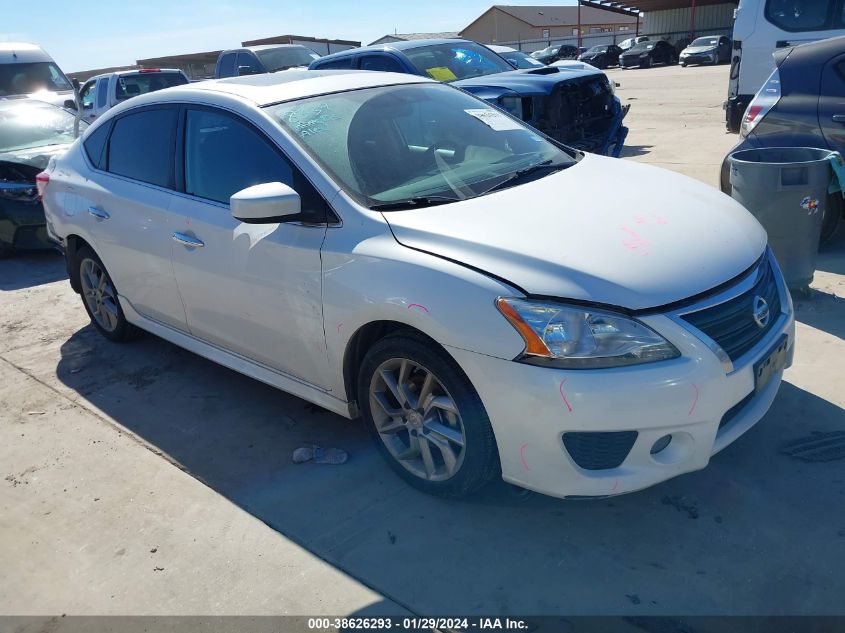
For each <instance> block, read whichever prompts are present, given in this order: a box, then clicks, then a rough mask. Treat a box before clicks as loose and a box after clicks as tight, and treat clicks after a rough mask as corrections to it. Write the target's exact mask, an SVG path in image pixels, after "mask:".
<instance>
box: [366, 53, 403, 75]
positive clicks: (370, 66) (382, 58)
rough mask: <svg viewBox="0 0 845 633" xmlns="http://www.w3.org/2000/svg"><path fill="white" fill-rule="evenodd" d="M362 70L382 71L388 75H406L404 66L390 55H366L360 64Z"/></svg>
mask: <svg viewBox="0 0 845 633" xmlns="http://www.w3.org/2000/svg"><path fill="white" fill-rule="evenodd" d="M359 68H360V69H361V70H381V71H384V72H388V73H404V72H405V69H404V68H402V64H400V63H399V62H398V61H396V60H395V59H394V58H393V57H390V56H389V55H365V56H364V57H361V60H360V62H359Z"/></svg>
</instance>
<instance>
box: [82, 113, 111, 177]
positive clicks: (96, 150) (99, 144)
mask: <svg viewBox="0 0 845 633" xmlns="http://www.w3.org/2000/svg"><path fill="white" fill-rule="evenodd" d="M110 127H111V125H109V124H108V123H106V124H105V125H101V126H100V127H98V128H97V129H96V130H94V131H93V132H91V134H89V135H88V138H86V139H85V141H83V143H82V146H83V147H84V148H85V153H86V154H88V159H89V160H90V161H91V163H93V165H94V167H97V168H98V169H102V168H103V165H104V163H105V154H106V153H105V152H104V151H103V150H105V149H106V141H107V140H108V138H109V128H110Z"/></svg>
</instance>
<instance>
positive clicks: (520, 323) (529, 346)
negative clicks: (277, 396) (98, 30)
mask: <svg viewBox="0 0 845 633" xmlns="http://www.w3.org/2000/svg"><path fill="white" fill-rule="evenodd" d="M177 131H178V133H177ZM608 182H612V183H614V186H613V187H608V186H607V183H608ZM39 188H40V191H41V194H42V195H43V199H44V205H45V208H46V215H47V223H48V230H49V232H50V234H51V235H52V236H53V237H54V239H56V240H57V241H58V242H59V244H61V246H62V247H63V248H64V250H65V253H66V257H67V262H68V271H69V273H70V280H71V284H72V286H73V288H74V289H76V291H77V292H79V293H81V295H82V298H83V304H84V306H85V309H86V310H87V311H88V313H89V315H90V317H91V319H92V321H93V324H94V327H95V328H96V329H97V330H99V332H100V333H101V334H102V335H103V336H105V337H106V338H108V339H110V340H112V341H124V340H127V339H128V338H130V337H131V336H132V335H133V334H134V333H135V332H136V330H137V328H141V329H143V330H147V331H149V332H152V333H153V334H156V335H158V336H160V337H162V338H164V339H166V340H168V341H171V342H173V343H175V344H177V345H180V346H182V347H184V348H186V349H188V350H192V351H194V352H196V353H198V354H200V355H202V356H205V357H207V358H210V359H212V360H214V361H216V362H218V363H221V364H223V365H225V366H227V367H230V368H233V369H235V370H237V371H239V372H242V373H244V374H246V375H248V376H252V377H254V378H257V379H258V380H261V381H264V382H266V383H268V384H270V385H274V386H276V387H278V388H280V389H283V390H285V391H288V392H290V393H292V394H295V395H297V396H299V397H301V398H304V399H305V400H308V401H310V402H313V403H315V404H317V405H319V406H322V407H325V408H326V409H329V410H331V411H334V412H336V413H338V414H340V415H342V416H345V417H348V418H354V417H356V416H358V415H361V416H362V417H363V418H364V421H365V423H366V425H367V426H368V428H369V429H370V431H371V433H372V435H373V437H374V440H375V442H376V444H377V446H378V447H379V450H380V451H381V452H382V453H383V455H384V456H385V458H386V459H387V460H388V462H389V463H390V465H391V466H392V467H393V469H394V470H395V471H396V472H397V473H399V474H400V475H401V476H402V477H404V478H405V479H406V480H407V481H409V482H410V483H412V484H413V485H415V486H417V487H418V488H420V489H422V490H425V491H428V492H432V493H437V494H443V495H449V496H460V495H463V494H466V493H469V492H472V491H474V490H477V489H478V488H480V487H481V486H483V485H484V484H486V483H487V482H488V481H490V480H491V479H493V478H495V477H499V476H501V477H503V478H504V479H505V480H506V481H508V482H511V483H513V484H516V485H519V486H523V487H525V488H529V489H532V490H536V491H540V492H543V493H546V494H550V495H555V496H559V497H568V496H605V495H612V494H619V493H624V492H631V491H634V490H638V489H640V488H644V487H646V486H650V485H652V484H655V483H658V482H660V481H663V480H665V479H668V478H670V477H674V476H676V475H679V474H681V473H686V472H689V471H693V470H697V469H700V468H703V467H705V466H706V465H707V463H708V462H709V460H710V458H711V456H712V455H713V454H714V453H716V452H718V451H719V450H721V449H723V448H724V447H725V446H727V445H728V444H730V443H731V442H733V441H734V440H735V439H736V438H737V437H739V436H740V435H741V434H743V433H744V432H746V431H747V430H748V429H749V428H751V426H753V425H754V424H755V423H756V422H758V421H759V420H760V419H761V418H762V417H763V415H764V414H765V412H766V411H767V410H768V408H769V406H770V405H771V404H772V401H773V400H774V397H775V394H776V392H777V390H778V387H779V385H780V382H781V376H782V373H783V370H784V368H785V367H786V366H788V365H789V363H790V362H791V358H792V351H793V341H794V321H793V311H792V304H791V302H790V298H789V294H788V293H787V291H786V289H785V287H784V284H783V279H782V277H781V274H780V271H779V269H778V267H777V264H776V262H775V260H774V258H773V257H772V254H771V252H770V250H769V249H768V248H767V245H766V234H765V232H764V231H763V229H762V227H761V226H760V225H759V224H758V223H757V221H756V220H755V219H754V218H753V217H752V216H751V215H750V214H749V213H748V212H747V211H746V210H745V209H744V208H742V207H741V206H740V205H739V204H737V203H736V202H735V201H733V200H732V199H731V198H729V197H728V196H725V195H724V194H722V193H720V192H718V191H717V190H715V189H713V188H712V187H708V186H706V185H703V184H701V183H698V182H696V181H694V180H692V179H690V178H686V177H684V176H680V175H678V174H674V173H671V172H668V171H664V170H661V169H655V168H653V167H648V166H646V165H642V164H638V163H632V162H628V161H617V160H613V159H610V158H604V157H600V156H596V155H592V154H585V153H581V152H578V151H575V150H570V149H566V148H565V147H563V146H561V145H559V144H557V143H554V142H551V141H550V140H548V139H547V138H546V137H543V136H541V135H540V134H539V133H537V132H536V131H534V130H533V129H531V128H528V127H526V126H525V124H524V123H523V122H522V121H520V120H518V119H515V118H513V117H511V116H510V115H508V114H507V113H505V112H503V111H501V110H499V109H498V108H496V107H494V106H492V105H490V104H488V103H486V102H485V101H482V100H481V99H478V98H476V97H474V96H472V95H469V94H467V93H465V92H463V91H461V90H457V89H455V88H453V87H450V86H448V85H444V84H441V83H439V82H435V81H432V80H428V79H424V78H422V77H416V76H412V75H400V74H394V73H379V72H361V73H354V72H353V73H344V72H336V71H304V72H301V71H290V72H287V73H284V74H278V75H260V76H254V77H241V78H237V79H226V80H220V81H212V82H204V83H200V84H193V85H190V86H183V87H177V88H173V89H170V90H167V91H162V92H159V93H153V94H148V95H143V96H140V97H137V98H135V99H132V100H131V101H129V102H127V103H124V104H121V105H119V106H117V107H116V108H113V109H112V110H111V111H110V112H108V113H107V114H106V115H105V116H104V117H102V118H101V119H100V120H99V121H98V122H96V123H95V124H94V125H92V126H91V127H90V128H89V129H88V131H87V132H86V134H85V136H84V140H83V141H82V142H80V141H77V143H76V144H75V145H74V146H73V147H72V148H71V149H70V150H69V151H68V152H67V153H65V154H64V155H63V156H62V157H60V158H58V159H56V160H53V161H51V164H50V166H49V167H48V169H47V170H46V171H45V172H44V173H42V174H40V175H39ZM655 192H660V195H659V196H658V197H655ZM656 200H663V201H665V204H656V203H655V201H656ZM173 405H174V408H175V409H177V410H178V406H179V403H178V402H174V403H173Z"/></svg>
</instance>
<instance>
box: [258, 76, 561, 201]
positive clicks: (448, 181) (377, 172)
mask: <svg viewBox="0 0 845 633" xmlns="http://www.w3.org/2000/svg"><path fill="white" fill-rule="evenodd" d="M268 111H269V113H270V114H271V116H272V117H273V118H274V119H275V120H276V121H278V122H279V123H280V124H281V125H282V127H283V128H284V129H285V130H286V131H287V132H289V133H290V134H291V136H293V138H294V139H296V140H297V141H298V142H299V143H300V144H301V145H302V146H303V148H304V149H305V150H306V151H307V152H308V153H309V154H310V155H311V156H312V157H313V158H314V159H315V160H316V161H317V162H319V163H320V164H321V165H322V166H323V168H324V169H325V170H326V171H327V172H328V173H329V175H331V176H332V177H333V178H334V180H335V181H337V182H338V184H339V185H340V186H341V187H342V188H343V189H344V190H345V191H346V192H347V193H349V194H350V195H351V196H352V197H353V198H355V199H357V200H358V201H359V202H361V203H362V204H364V205H366V206H368V207H371V208H374V207H376V206H378V205H384V204H385V203H395V202H398V201H413V200H416V199H421V198H425V199H431V198H437V199H439V201H440V202H443V201H444V200H445V201H453V200H462V199H467V198H474V197H476V196H479V195H482V194H484V193H486V192H487V191H488V190H490V189H492V188H494V187H496V186H497V185H503V183H504V182H505V181H507V180H508V179H509V178H511V177H513V176H514V175H515V174H516V175H517V176H518V175H519V174H517V173H516V172H520V171H522V170H525V169H532V168H535V167H537V166H538V165H540V163H543V164H544V165H549V166H552V167H556V168H560V166H569V165H571V164H573V163H574V159H573V158H572V156H570V155H569V154H567V153H565V152H563V151H562V150H561V149H559V148H558V147H557V146H556V145H554V144H552V143H550V142H549V141H548V140H546V139H545V138H543V137H541V136H540V135H539V134H537V133H536V132H534V131H532V130H531V129H529V128H527V127H526V126H525V125H523V124H522V122H520V121H517V120H516V119H513V118H511V117H510V116H508V115H507V114H505V113H504V112H502V111H501V110H499V109H498V108H495V107H493V106H491V105H489V104H487V103H485V102H484V101H481V100H480V99H477V98H475V97H472V96H470V95H468V94H466V93H464V92H462V91H460V90H454V89H452V88H449V87H447V86H442V85H437V84H414V85H404V86H386V87H379V88H369V89H364V90H355V91H350V92H341V93H335V94H331V95H325V96H321V97H314V98H309V99H301V100H297V101H290V102H286V103H282V104H279V105H275V106H269V107H268ZM513 184H517V183H516V182H514V183H513Z"/></svg>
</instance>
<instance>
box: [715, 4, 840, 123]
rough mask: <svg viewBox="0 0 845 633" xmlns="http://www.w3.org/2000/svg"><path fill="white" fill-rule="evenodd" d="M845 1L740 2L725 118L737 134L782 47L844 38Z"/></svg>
mask: <svg viewBox="0 0 845 633" xmlns="http://www.w3.org/2000/svg"><path fill="white" fill-rule="evenodd" d="M843 11H845V0H740V1H739V6H738V7H737V9H736V13H735V15H736V20H735V23H734V33H733V38H734V41H733V50H732V51H731V74H730V80H729V83H728V100H727V101H726V102H725V119H726V121H727V128H728V131H730V132H739V128H740V125H741V123H742V116H743V114H744V113H745V109H746V108H747V107H748V104H749V102H750V101H751V100H752V99H753V98H754V95H755V94H756V93H757V91H758V90H759V89H760V88H761V87H762V86H763V84H764V83H765V82H766V79H768V77H769V75H771V74H772V71H773V70H774V69H775V62H774V59H773V58H772V53H774V51H775V50H776V49H778V48H786V47H789V46H794V45H795V44H804V43H806V42H814V41H816V40H823V39H826V38H828V37H836V36H837V35H845V14H843Z"/></svg>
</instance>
